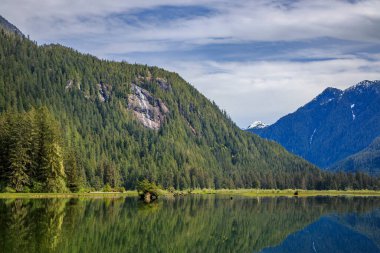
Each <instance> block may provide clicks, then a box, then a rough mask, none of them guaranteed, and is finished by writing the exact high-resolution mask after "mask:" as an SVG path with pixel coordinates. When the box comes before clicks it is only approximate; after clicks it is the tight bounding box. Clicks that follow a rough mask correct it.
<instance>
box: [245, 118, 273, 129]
mask: <svg viewBox="0 0 380 253" xmlns="http://www.w3.org/2000/svg"><path fill="white" fill-rule="evenodd" d="M267 126H269V125H268V124H265V123H263V122H262V121H260V120H258V121H255V122H253V123H252V124H251V125H249V126H248V127H247V129H261V128H265V127H267Z"/></svg>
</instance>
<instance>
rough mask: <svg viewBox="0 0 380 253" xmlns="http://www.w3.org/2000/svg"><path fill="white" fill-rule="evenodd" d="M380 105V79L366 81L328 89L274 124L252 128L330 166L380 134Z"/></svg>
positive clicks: (300, 153)
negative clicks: (341, 88)
mask: <svg viewBox="0 0 380 253" xmlns="http://www.w3.org/2000/svg"><path fill="white" fill-rule="evenodd" d="M379 108H380V81H362V82H360V83H358V84H356V85H354V86H352V87H350V88H348V89H346V90H339V89H336V88H327V89H325V90H324V91H323V92H322V93H321V94H320V95H318V96H317V97H316V98H314V99H313V100H312V101H310V102H309V103H307V104H306V105H304V106H302V107H301V108H299V109H298V110H297V111H295V112H294V113H291V114H288V115H286V116H284V117H282V118H281V119H279V120H278V121H277V122H276V123H274V124H273V125H270V126H267V127H265V128H259V129H258V128H254V129H249V130H248V131H250V132H253V133H256V134H258V135H259V136H261V137H264V138H266V139H270V140H274V141H276V142H278V143H280V144H281V145H283V146H284V147H285V148H286V149H287V150H289V151H291V152H293V153H294V154H297V155H299V156H301V157H303V158H305V159H306V160H308V161H310V162H312V163H314V164H316V165H317V166H319V167H323V168H328V167H329V166H332V165H333V164H335V163H336V162H338V161H340V160H342V159H345V158H347V157H348V156H350V155H353V154H355V153H357V152H359V151H361V150H363V149H364V148H366V147H368V145H370V143H371V142H372V141H373V140H374V139H375V138H376V137H378V136H380V110H379Z"/></svg>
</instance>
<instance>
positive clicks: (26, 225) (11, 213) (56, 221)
mask: <svg viewBox="0 0 380 253" xmlns="http://www.w3.org/2000/svg"><path fill="white" fill-rule="evenodd" d="M65 203H66V200H62V199H44V200H26V199H16V200H7V201H0V213H1V217H2V218H1V220H0V241H1V243H0V248H1V249H5V250H4V252H54V251H55V250H56V247H57V245H58V244H59V240H60V235H61V232H62V225H63V221H64V215H65V206H66V205H65ZM1 244H3V245H1Z"/></svg>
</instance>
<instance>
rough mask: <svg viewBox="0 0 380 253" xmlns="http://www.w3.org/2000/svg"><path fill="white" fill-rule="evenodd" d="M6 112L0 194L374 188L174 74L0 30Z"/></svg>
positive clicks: (0, 103) (0, 106)
mask: <svg viewBox="0 0 380 253" xmlns="http://www.w3.org/2000/svg"><path fill="white" fill-rule="evenodd" d="M0 112H1V119H0V127H1V131H0V132H1V135H0V138H1V140H0V145H1V147H0V149H1V151H2V152H1V154H0V155H1V157H0V160H1V163H0V176H1V177H0V180H1V182H0V185H1V189H2V190H4V189H13V190H16V191H27V190H31V191H65V190H66V188H68V189H70V190H72V191H78V190H80V189H82V188H90V187H91V188H94V189H97V190H99V189H103V188H104V187H107V188H109V187H112V188H115V187H118V186H123V187H125V188H127V189H130V188H134V187H135V183H136V181H137V180H141V179H144V178H147V179H149V180H150V181H154V182H156V183H158V184H160V185H162V186H163V187H165V188H168V187H170V186H172V187H175V188H177V189H184V188H190V187H191V188H205V187H208V188H244V187H245V188H251V187H262V188H295V187H297V188H309V189H315V188H317V189H325V188H337V187H341V188H342V187H343V188H345V187H349V188H350V187H351V188H364V187H369V188H376V187H377V184H378V181H376V180H375V179H372V178H368V177H366V176H364V175H362V174H358V175H346V174H345V175H344V177H340V176H336V175H333V174H328V173H324V172H321V171H320V170H319V169H317V168H316V167H315V166H313V165H311V164H310V163H308V162H306V161H304V160H303V159H301V158H299V157H297V156H294V155H292V154H290V153H288V152H287V151H286V150H285V149H284V148H282V147H281V146H280V145H278V144H276V143H274V142H270V141H266V140H263V139H261V138H260V137H257V136H254V135H251V134H250V133H247V132H244V131H241V130H240V129H239V128H238V127H237V126H236V125H235V124H234V123H233V122H232V120H231V119H230V118H229V117H228V115H227V114H226V113H225V112H223V111H221V110H220V109H219V108H218V107H217V106H216V105H215V103H213V102H211V101H209V100H208V99H207V98H205V97H204V96H203V95H202V94H200V93H199V92H198V91H197V90H196V89H195V88H194V87H192V86H191V85H190V84H188V83H187V82H186V81H184V80H183V79H182V78H181V77H180V76H179V75H178V74H176V73H172V72H168V71H165V70H163V69H160V68H157V67H148V66H144V65H136V64H135V65H133V64H128V63H126V62H112V61H106V60H100V59H97V58H96V57H93V56H91V55H85V54H81V53H79V52H77V51H75V50H72V49H70V48H66V47H63V46H60V45H44V46H38V45H37V44H36V43H35V42H32V41H30V40H28V39H26V38H25V37H22V36H19V35H17V34H12V33H9V32H5V31H4V30H1V32H0ZM41 118H45V119H46V122H45V123H46V129H48V131H45V130H44V129H45V128H41V127H42V126H40V125H39V123H38V122H39V120H40V119H41ZM36 133H38V134H37V135H36ZM15 134H16V135H15ZM47 135H52V136H54V138H53V137H51V138H50V139H49V138H48V137H47ZM10 136H15V138H16V139H14V140H13V139H10ZM36 136H37V137H36ZM38 136H40V137H38ZM45 137H46V138H47V141H46V145H47V146H48V147H54V148H55V149H56V150H55V151H54V150H53V151H54V152H55V153H54V152H53V153H52V154H55V155H48V153H46V154H45V153H39V152H40V150H43V147H44V144H43V143H44V142H36V141H34V140H35V139H33V138H42V139H43V138H45ZM18 149H20V150H21V151H22V152H21V151H19V150H18ZM58 150H59V152H58ZM20 152H21V153H20ZM17 154H23V155H17ZM36 157H37V159H40V160H41V161H38V162H37V160H35V159H36ZM49 161H50V163H49ZM54 161H55V163H54ZM46 164H58V165H57V166H55V167H54V166H52V165H51V166H50V165H49V166H50V167H49V166H48V165H46ZM16 170H17V173H16V172H15V171H16ZM36 171H37V172H36ZM49 177H50V179H51V180H49ZM62 180H63V181H64V182H65V185H61V182H62ZM48 182H59V183H58V187H51V188H49V185H50V184H49V183H48Z"/></svg>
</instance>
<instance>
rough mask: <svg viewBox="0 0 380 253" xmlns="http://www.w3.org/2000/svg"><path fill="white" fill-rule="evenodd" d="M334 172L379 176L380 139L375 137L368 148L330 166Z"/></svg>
mask: <svg viewBox="0 0 380 253" xmlns="http://www.w3.org/2000/svg"><path fill="white" fill-rule="evenodd" d="M331 169H332V170H334V171H348V172H353V171H363V172H366V173H368V174H370V175H379V174H380V137H377V138H376V139H375V140H374V141H373V142H372V143H371V144H370V145H369V146H368V147H366V148H365V149H363V150H361V151H360V152H358V153H356V154H354V155H351V156H348V157H347V158H345V159H343V160H341V161H339V162H337V163H336V164H334V165H332V166H331Z"/></svg>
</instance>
